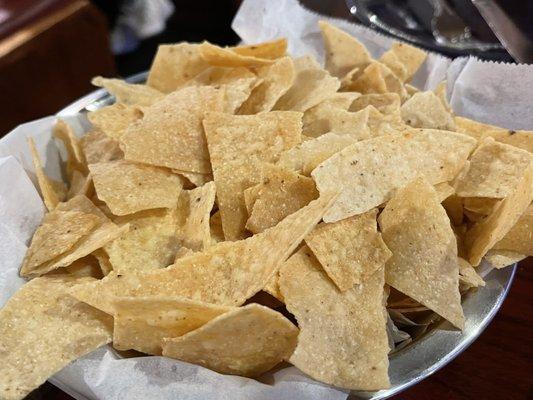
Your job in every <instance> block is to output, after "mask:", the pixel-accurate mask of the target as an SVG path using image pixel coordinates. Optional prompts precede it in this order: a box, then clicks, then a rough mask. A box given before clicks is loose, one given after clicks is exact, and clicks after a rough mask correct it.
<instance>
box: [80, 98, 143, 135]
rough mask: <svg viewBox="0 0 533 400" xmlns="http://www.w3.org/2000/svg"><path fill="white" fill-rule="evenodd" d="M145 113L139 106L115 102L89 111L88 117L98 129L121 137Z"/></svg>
mask: <svg viewBox="0 0 533 400" xmlns="http://www.w3.org/2000/svg"><path fill="white" fill-rule="evenodd" d="M143 115H144V114H143V112H142V111H141V110H140V109H139V108H137V107H133V106H127V105H124V104H122V103H115V104H113V105H111V106H107V107H103V108H100V109H98V110H96V111H91V112H89V113H87V118H88V119H89V121H90V122H91V124H93V126H94V127H95V128H96V129H98V130H101V131H102V132H104V133H105V134H106V135H107V136H109V137H110V138H113V139H119V138H120V137H121V136H122V135H123V134H124V132H126V129H127V128H128V126H130V125H131V124H133V123H134V122H136V121H138V120H140V119H141V118H142V117H143ZM82 140H83V139H82Z"/></svg>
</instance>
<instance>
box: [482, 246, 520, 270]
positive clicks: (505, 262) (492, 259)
mask: <svg viewBox="0 0 533 400" xmlns="http://www.w3.org/2000/svg"><path fill="white" fill-rule="evenodd" d="M526 257H527V256H526V255H525V254H520V253H517V252H516V251H510V250H489V251H488V252H487V254H486V255H485V258H484V259H485V260H486V261H487V262H488V263H489V264H490V265H492V266H493V267H494V268H496V269H501V268H505V267H508V266H509V265H513V264H514V263H517V262H519V261H521V260H523V259H524V258H526Z"/></svg>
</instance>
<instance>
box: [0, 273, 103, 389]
mask: <svg viewBox="0 0 533 400" xmlns="http://www.w3.org/2000/svg"><path fill="white" fill-rule="evenodd" d="M92 280H93V279H92V278H82V279H76V278H70V277H42V278H36V279H33V280H32V281H30V282H28V283H27V284H25V285H24V286H23V287H22V288H21V289H20V290H19V291H18V292H17V293H15V295H14V296H13V297H12V298H11V299H10V300H9V301H8V302H7V304H6V305H5V306H4V308H2V310H0V349H2V350H1V351H2V362H1V363H0V397H1V398H2V399H22V398H24V397H25V396H26V395H28V394H29V393H30V392H31V391H32V390H34V389H36V388H37V387H39V386H40V385H42V384H43V383H44V382H45V381H46V380H47V379H48V378H49V377H51V376H52V375H54V374H55V373H56V372H58V371H60V370H61V369H62V368H63V367H65V366H66V365H68V364H69V363H70V362H71V361H74V360H75V359H77V358H79V357H82V356H84V355H85V354H87V353H90V352H91V351H93V350H96V349H97V348H98V347H100V346H103V345H104V344H106V343H109V342H111V337H112V325H113V322H112V320H111V318H110V317H109V316H108V315H105V314H104V313H102V312H100V311H98V310H95V309H94V308H92V307H89V306H88V305H86V304H83V303H80V302H79V301H77V300H75V299H74V298H72V297H71V296H68V295H67V290H68V288H69V287H73V286H75V285H76V284H79V283H85V282H90V281H92Z"/></svg>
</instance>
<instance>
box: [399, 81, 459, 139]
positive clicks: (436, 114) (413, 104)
mask: <svg viewBox="0 0 533 400" xmlns="http://www.w3.org/2000/svg"><path fill="white" fill-rule="evenodd" d="M401 113H402V119H403V120H404V121H405V123H406V124H407V125H410V126H412V127H413V128H427V129H443V130H450V131H453V130H455V122H454V120H453V115H452V114H451V112H449V111H448V110H446V108H444V105H443V104H442V102H441V101H440V99H439V98H438V97H437V96H436V95H435V93H433V92H431V91H428V92H419V93H415V94H414V95H413V96H412V97H411V98H409V99H408V100H407V101H406V102H405V103H403V104H402V107H401Z"/></svg>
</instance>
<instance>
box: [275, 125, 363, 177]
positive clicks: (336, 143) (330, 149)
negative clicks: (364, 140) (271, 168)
mask: <svg viewBox="0 0 533 400" xmlns="http://www.w3.org/2000/svg"><path fill="white" fill-rule="evenodd" d="M356 141H357V140H356V139H355V138H353V137H352V136H350V135H337V134H336V133H326V134H324V135H322V136H319V137H318V138H313V139H311V140H308V141H305V142H303V143H301V144H299V145H297V146H295V147H293V148H292V149H289V150H286V151H284V152H283V153H281V156H280V158H279V161H278V165H279V166H282V167H285V168H290V169H292V170H294V171H296V172H298V173H303V174H304V175H309V174H310V173H311V171H312V170H314V169H315V168H316V167H317V166H318V165H319V164H321V163H322V162H323V161H325V160H327V159H328V158H330V157H331V156H332V155H334V154H335V153H338V152H339V151H341V150H342V149H344V148H345V147H347V146H350V145H352V144H354V143H355V142H356Z"/></svg>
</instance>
